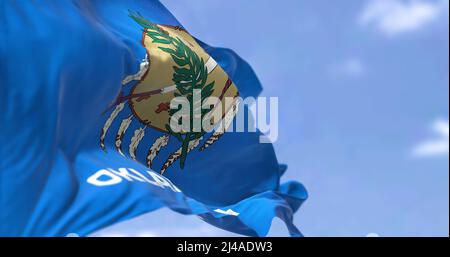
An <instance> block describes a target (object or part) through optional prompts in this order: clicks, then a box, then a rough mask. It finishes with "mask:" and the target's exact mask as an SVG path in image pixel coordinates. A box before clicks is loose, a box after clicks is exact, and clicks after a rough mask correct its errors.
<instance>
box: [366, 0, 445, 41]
mask: <svg viewBox="0 0 450 257" xmlns="http://www.w3.org/2000/svg"><path fill="white" fill-rule="evenodd" d="M444 13H447V14H448V0H370V1H369V2H368V3H367V4H366V6H365V7H364V10H363V11H362V13H361V15H360V17H359V20H360V22H361V24H363V25H373V26H375V27H376V28H377V29H378V30H380V31H381V32H382V33H384V34H386V35H388V36H393V35H397V34H400V33H402V32H410V31H415V30H418V29H422V28H423V27H425V26H426V25H429V24H431V23H433V22H435V21H436V20H437V19H438V18H439V17H441V16H442V14H444Z"/></svg>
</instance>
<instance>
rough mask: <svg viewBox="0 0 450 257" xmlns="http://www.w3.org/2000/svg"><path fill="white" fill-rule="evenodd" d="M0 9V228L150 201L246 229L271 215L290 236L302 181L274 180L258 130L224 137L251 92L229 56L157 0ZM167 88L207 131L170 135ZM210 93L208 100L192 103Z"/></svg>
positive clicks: (104, 217) (19, 229) (82, 225)
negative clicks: (205, 106)
mask: <svg viewBox="0 0 450 257" xmlns="http://www.w3.org/2000/svg"><path fill="white" fill-rule="evenodd" d="M1 8H2V9H1V10H0V12H1V15H0V23H1V24H2V29H1V31H2V32H1V36H0V37H1V40H0V58H1V60H2V61H1V62H0V108H1V110H2V111H1V112H0V126H1V130H0V131H1V133H0V138H1V144H0V156H1V157H0V236H64V235H67V234H70V233H76V234H79V235H88V234H90V233H92V232H94V231H96V230H99V229H101V228H103V227H106V226H108V225H111V224H114V223H117V222H119V221H122V220H126V219H130V218H132V217H135V216H137V215H140V214H143V213H147V212H150V211H153V210H156V209H158V208H161V207H168V208H170V209H172V210H174V211H176V212H179V213H183V214H193V215H198V216H200V217H201V218H202V219H203V220H204V221H206V222H208V223H210V224H212V225H214V226H217V227H220V228H222V229H225V230H229V231H232V232H236V233H239V234H243V235H250V236H264V235H266V234H267V233H268V230H269V228H270V225H271V223H272V219H273V218H274V217H278V218H280V219H282V220H283V221H284V222H285V223H286V225H287V227H288V230H289V232H290V234H291V235H293V236H299V235H301V234H300V232H299V231H298V229H297V228H296V227H295V226H294V224H293V214H294V213H295V212H296V211H297V210H298V209H299V207H300V205H301V204H302V203H303V202H304V201H305V200H306V198H307V193H306V191H305V189H304V187H303V186H302V185H301V184H300V183H297V182H288V183H285V184H281V185H280V177H281V175H282V174H283V172H284V170H285V167H284V166H283V165H279V164H278V162H277V159H276V156H275V153H274V150H273V147H272V145H271V144H261V143H259V137H260V135H261V134H260V133H259V132H256V133H255V132H245V133H224V131H226V130H227V129H228V127H230V125H231V124H232V123H233V120H234V117H235V116H236V114H237V113H238V112H239V111H246V106H245V105H242V106H241V105H240V104H239V103H240V102H239V101H238V99H239V97H247V96H257V95H258V94H259V92H260V91H261V86H260V83H259V81H258V79H257V78H256V76H255V74H254V72H253V70H252V69H251V68H250V66H249V65H248V64H247V63H246V62H245V61H243V60H242V59H241V58H240V57H239V56H237V55H236V54H235V53H234V52H233V51H231V50H228V49H224V48H214V47H211V46H208V45H207V44H205V43H203V42H201V41H199V40H198V39H196V38H194V37H193V36H191V35H190V34H189V33H188V32H187V31H186V30H185V29H184V28H183V27H182V26H181V25H180V24H179V22H178V21H177V20H176V19H175V18H174V17H173V16H172V15H171V14H170V13H169V12H168V11H167V10H166V9H165V8H164V7H163V6H162V5H161V4H160V3H159V2H158V1H119V0H115V1H107V2H101V3H100V2H97V1H51V2H46V3H37V2H34V1H21V2H15V1H8V2H2V4H1ZM196 90H201V94H200V96H199V99H196V98H195V92H196ZM179 97H184V98H185V99H187V100H188V103H187V104H188V105H190V106H191V107H192V108H193V109H194V110H193V113H198V116H199V117H197V118H205V117H208V119H210V120H209V122H210V123H211V125H212V126H215V127H216V128H217V130H215V131H212V132H211V131H206V130H203V128H201V129H200V130H192V132H191V130H186V131H185V130H181V131H175V130H173V129H172V127H171V126H170V120H171V119H172V118H174V117H175V115H176V110H174V109H172V108H170V107H171V105H172V104H174V103H175V104H176V103H177V101H179V100H177V99H179ZM208 97H215V99H218V100H219V101H218V102H217V103H215V105H212V107H211V109H210V110H206V111H205V110H195V108H197V107H196V106H198V105H197V103H198V102H199V101H204V100H205V99H207V98H208ZM225 98H230V99H232V100H233V101H231V104H229V105H226V104H225V105H222V100H223V99H225ZM225 102H226V101H225ZM197 111H198V112H197ZM193 116H194V117H191V119H193V118H195V115H193ZM210 117H211V118H210ZM215 117H222V118H220V119H215ZM191 124H193V122H192V120H191Z"/></svg>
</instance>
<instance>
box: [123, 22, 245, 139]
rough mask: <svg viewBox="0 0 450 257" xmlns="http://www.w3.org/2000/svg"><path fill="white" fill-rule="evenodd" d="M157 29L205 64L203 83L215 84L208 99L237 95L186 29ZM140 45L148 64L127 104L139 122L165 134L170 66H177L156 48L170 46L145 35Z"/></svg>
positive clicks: (171, 83)
mask: <svg viewBox="0 0 450 257" xmlns="http://www.w3.org/2000/svg"><path fill="white" fill-rule="evenodd" d="M158 27H159V28H160V29H161V30H162V31H164V32H165V33H168V34H169V35H170V36H171V37H173V38H179V39H181V40H182V41H183V42H184V43H185V44H186V45H187V46H188V47H190V48H191V49H192V50H193V51H194V52H195V53H197V55H198V56H199V57H200V58H201V59H202V60H203V61H204V63H205V67H206V68H207V71H208V79H207V83H206V84H209V83H211V82H213V81H214V91H213V93H212V95H211V96H214V97H217V98H220V99H223V98H225V97H235V96H237V95H238V90H237V88H236V86H235V85H234V84H233V83H232V82H231V81H229V78H228V75H227V74H226V73H225V72H224V71H223V69H222V68H221V67H220V66H219V65H217V63H216V62H215V61H214V59H213V58H211V56H209V55H208V54H207V53H206V52H205V51H204V50H203V49H202V48H201V47H200V46H199V45H198V44H197V42H196V41H195V39H194V38H192V36H190V35H189V34H188V33H187V32H186V31H185V30H183V29H180V28H178V27H170V26H162V25H158ZM142 44H143V46H144V47H145V48H146V50H147V55H148V59H149V63H150V65H149V69H148V71H147V73H146V74H145V75H144V77H143V78H142V79H141V81H140V82H138V83H137V85H136V86H135V87H134V88H133V89H132V92H131V94H130V98H129V99H130V101H129V105H130V108H131V110H132V112H133V114H134V115H135V116H136V117H137V118H138V119H139V121H141V122H142V123H144V124H145V125H147V126H149V127H152V128H155V129H157V130H159V131H163V132H167V129H166V125H167V124H168V123H169V118H170V116H169V112H168V110H169V104H170V101H171V100H172V99H173V98H174V97H175V95H174V94H175V93H176V92H177V89H176V86H175V83H174V81H173V75H174V69H173V67H176V66H177V64H176V63H175V62H174V60H173V59H172V57H171V55H170V54H168V53H167V52H165V51H163V50H161V49H160V48H159V47H169V48H170V47H173V46H167V45H164V44H160V43H155V42H153V40H152V39H151V38H150V37H149V36H148V35H147V34H146V33H143V39H142ZM222 105H223V106H222V108H221V109H222V110H220V111H221V112H222V115H221V116H222V117H223V116H224V115H225V113H226V111H227V108H229V107H228V106H225V103H222ZM217 111H219V110H217ZM215 122H218V121H215Z"/></svg>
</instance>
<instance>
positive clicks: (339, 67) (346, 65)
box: [331, 57, 366, 77]
mask: <svg viewBox="0 0 450 257" xmlns="http://www.w3.org/2000/svg"><path fill="white" fill-rule="evenodd" d="M365 71H366V68H365V65H364V63H363V61H362V60H361V59H359V58H354V57H352V58H347V59H344V60H342V61H339V62H337V63H335V64H333V65H332V66H331V75H333V76H345V77H360V76H362V75H364V73H365Z"/></svg>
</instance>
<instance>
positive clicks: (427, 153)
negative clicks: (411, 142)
mask: <svg viewBox="0 0 450 257" xmlns="http://www.w3.org/2000/svg"><path fill="white" fill-rule="evenodd" d="M432 130H433V131H434V132H435V134H436V135H437V137H436V138H434V139H430V140H427V141H425V142H422V143H421V144H419V145H417V146H416V147H415V148H414V149H413V155H414V156H416V157H432V156H448V150H449V143H448V140H449V122H448V120H446V121H445V120H437V121H435V122H434V123H433V124H432Z"/></svg>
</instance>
